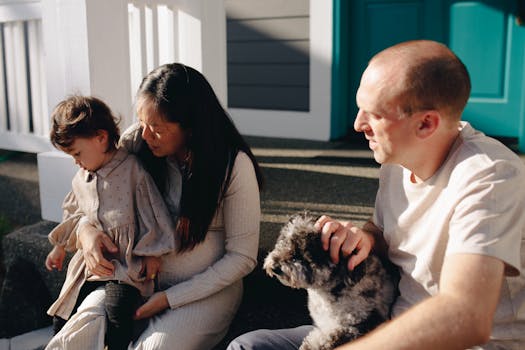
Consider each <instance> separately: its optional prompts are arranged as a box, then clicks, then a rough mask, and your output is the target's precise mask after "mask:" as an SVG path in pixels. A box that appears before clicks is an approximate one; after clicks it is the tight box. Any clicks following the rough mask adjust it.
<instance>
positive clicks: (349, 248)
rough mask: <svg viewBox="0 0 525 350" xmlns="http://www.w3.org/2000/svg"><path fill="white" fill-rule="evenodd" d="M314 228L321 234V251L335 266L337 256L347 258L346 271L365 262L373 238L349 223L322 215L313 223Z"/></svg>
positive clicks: (372, 244) (337, 259) (372, 243)
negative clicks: (326, 254)
mask: <svg viewBox="0 0 525 350" xmlns="http://www.w3.org/2000/svg"><path fill="white" fill-rule="evenodd" d="M315 228H316V229H317V230H319V231H320V232H321V242H322V244H323V249H324V250H328V251H329V252H330V258H331V259H332V261H333V262H334V264H337V263H338V262H339V256H340V255H342V256H343V257H348V256H350V258H349V259H348V269H349V270H353V269H354V268H355V267H356V266H357V265H359V264H360V263H361V262H362V261H363V260H365V259H366V258H367V257H368V255H369V254H370V251H371V250H372V247H373V246H374V243H375V240H374V237H373V236H372V235H371V234H369V233H367V232H366V231H364V230H362V229H360V228H359V227H357V226H354V225H353V224H352V223H350V222H346V223H343V222H340V221H337V220H334V219H332V218H331V217H329V216H326V215H323V216H321V217H320V218H319V220H317V222H316V223H315Z"/></svg>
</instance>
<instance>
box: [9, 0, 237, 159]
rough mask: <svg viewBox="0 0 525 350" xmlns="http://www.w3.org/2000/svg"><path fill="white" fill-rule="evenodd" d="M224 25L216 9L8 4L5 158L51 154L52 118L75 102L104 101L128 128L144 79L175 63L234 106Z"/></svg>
mask: <svg viewBox="0 0 525 350" xmlns="http://www.w3.org/2000/svg"><path fill="white" fill-rule="evenodd" d="M224 17H225V16H224V5H223V2H222V1H217V0H201V1H195V0H132V1H129V0H111V1H107V0H68V1H59V0H0V149H9V150H16V151H24V152H33V153H38V152H44V151H49V150H52V147H51V145H50V143H49V141H48V133H49V113H50V111H51V110H52V109H53V108H54V106H55V105H56V104H57V103H58V102H59V101H60V100H61V99H63V98H64V97H65V96H67V95H70V94H72V93H82V94H91V95H96V96H99V97H101V98H102V99H104V100H105V101H106V102H108V104H109V105H110V106H111V107H112V109H114V110H115V111H116V112H117V113H119V114H120V115H121V116H122V121H121V125H120V126H121V128H122V129H124V128H125V127H127V126H128V125H129V124H131V122H132V120H133V119H134V117H133V108H132V103H133V100H134V94H135V92H136V90H137V88H138V86H139V84H140V81H141V80H142V77H144V76H145V75H146V74H147V72H149V71H150V70H152V69H153V68H154V67H156V66H158V65H160V64H163V63H168V62H176V61H178V62H183V63H185V64H188V65H190V66H192V67H194V68H196V69H197V70H200V71H201V72H203V73H204V74H205V75H206V76H207V77H208V79H209V80H210V83H211V84H212V85H213V86H214V88H215V90H216V92H217V94H218V96H219V98H220V99H221V101H222V102H223V103H224V104H226V100H227V98H226V46H225V41H226V37H225V36H226V33H225V32H226V29H225V18H224ZM205 53H206V54H205Z"/></svg>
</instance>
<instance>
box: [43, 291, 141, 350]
mask: <svg viewBox="0 0 525 350" xmlns="http://www.w3.org/2000/svg"><path fill="white" fill-rule="evenodd" d="M101 285H104V289H105V305H104V307H105V311H106V319H107V328H106V339H105V342H106V345H107V346H108V349H109V350H120V349H127V348H128V345H129V343H130V342H131V340H132V339H133V336H134V321H133V315H134V313H135V310H137V308H138V307H139V306H140V305H141V304H142V296H141V295H140V292H139V291H138V289H137V288H135V287H132V286H130V285H128V284H123V283H119V282H118V281H108V282H86V283H84V285H83V286H82V288H81V289H80V293H79V295H78V299H77V302H76V304H75V308H74V310H73V313H75V312H76V311H77V309H78V307H79V306H80V304H81V303H82V301H83V300H84V299H85V298H86V297H87V296H88V295H89V294H90V293H91V292H92V291H94V290H95V289H97V288H98V287H100V286H101ZM65 323H66V321H65V320H64V319H62V318H60V317H57V316H55V317H54V318H53V331H54V332H55V334H57V333H58V332H59V331H60V329H62V327H63V326H64V324H65Z"/></svg>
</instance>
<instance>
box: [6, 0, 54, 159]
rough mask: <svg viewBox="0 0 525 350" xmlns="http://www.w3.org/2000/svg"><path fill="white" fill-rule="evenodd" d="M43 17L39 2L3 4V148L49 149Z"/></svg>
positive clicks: (29, 150) (38, 150) (19, 149)
mask: <svg viewBox="0 0 525 350" xmlns="http://www.w3.org/2000/svg"><path fill="white" fill-rule="evenodd" d="M41 18H42V9H41V3H40V1H20V0H19V1H17V2H14V3H13V2H12V1H11V2H6V1H2V2H0V148H2V149H9V150H16V151H25V152H41V151H44V150H48V149H50V144H49V142H48V141H47V137H48V136H47V134H48V130H49V122H48V118H47V100H46V82H45V77H44V63H43V47H42V20H41Z"/></svg>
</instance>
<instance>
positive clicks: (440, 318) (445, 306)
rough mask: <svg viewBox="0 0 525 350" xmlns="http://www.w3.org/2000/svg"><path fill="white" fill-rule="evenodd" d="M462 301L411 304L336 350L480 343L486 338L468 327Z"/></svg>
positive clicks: (394, 349)
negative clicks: (395, 316) (408, 307)
mask: <svg viewBox="0 0 525 350" xmlns="http://www.w3.org/2000/svg"><path fill="white" fill-rule="evenodd" d="M461 303H462V302H461V300H454V298H452V297H446V296H437V297H433V298H429V299H427V300H426V301H424V302H422V303H420V304H419V305H416V306H414V307H413V308H412V309H410V310H408V311H407V312H405V313H404V314H402V315H401V316H399V317H398V318H396V319H393V320H392V321H390V322H388V323H385V324H384V325H382V326H380V327H379V328H377V329H376V330H375V331H373V332H371V333H369V334H368V335H366V336H364V337H362V338H360V339H358V340H356V341H354V342H351V343H348V344H346V345H343V346H341V347H340V348H337V350H365V349H374V350H377V349H390V350H397V349H403V350H410V349H414V350H421V349H425V350H433V349H436V350H442V349H447V350H453V349H467V348H469V347H470V346H472V345H476V344H482V343H485V342H486V339H485V338H484V337H483V336H481V335H479V334H476V333H479V332H475V331H474V328H475V327H471V325H472V322H474V321H473V319H472V317H471V315H468V314H467V313H465V312H464V311H463V309H462V305H461Z"/></svg>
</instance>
